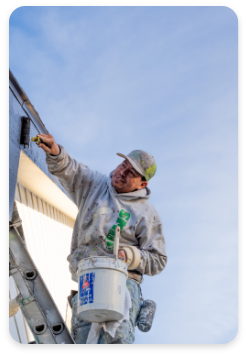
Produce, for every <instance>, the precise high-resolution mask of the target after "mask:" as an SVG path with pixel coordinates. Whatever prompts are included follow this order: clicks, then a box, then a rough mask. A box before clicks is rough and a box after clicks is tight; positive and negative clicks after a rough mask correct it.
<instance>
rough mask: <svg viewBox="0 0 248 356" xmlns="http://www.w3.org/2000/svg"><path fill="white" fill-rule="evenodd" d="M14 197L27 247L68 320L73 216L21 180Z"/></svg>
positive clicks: (62, 313)
mask: <svg viewBox="0 0 248 356" xmlns="http://www.w3.org/2000/svg"><path fill="white" fill-rule="evenodd" d="M15 201H16V204H17V209H18V212H19V215H20V218H21V219H22V225H23V230H24V234H25V239H26V244H27V248H28V251H29V253H30V255H31V257H32V259H33V260H34V263H35V264H36V266H37V268H38V270H39V272H40V274H41V276H42V278H43V280H44V281H45V283H46V286H47V287H48V289H49V292H50V293H51V295H52V297H53V299H54V301H55V303H56V305H57V307H58V309H59V311H60V313H61V315H62V317H63V318H64V320H66V319H67V320H68V315H67V296H68V295H69V294H70V290H71V289H76V290H77V283H75V282H73V281H72V280H71V275H70V272H69V263H68V261H67V256H68V255H69V252H70V243H71V236H72V230H73V226H74V220H73V219H72V218H70V217H68V216H67V215H65V214H64V213H62V212H61V211H59V210H58V209H56V208H54V207H53V206H51V205H49V204H48V203H47V202H45V201H44V200H42V199H41V198H39V197H37V196H36V195H35V194H33V193H32V192H30V191H29V190H28V189H26V188H24V187H23V186H22V185H21V184H17V187H16V193H15ZM11 319H12V318H11ZM68 324H69V322H68ZM68 326H69V325H68Z"/></svg>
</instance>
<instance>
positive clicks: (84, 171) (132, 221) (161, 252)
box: [46, 146, 167, 283]
mask: <svg viewBox="0 0 248 356" xmlns="http://www.w3.org/2000/svg"><path fill="white" fill-rule="evenodd" d="M59 147H60V154H59V155H58V156H53V155H47V157H46V162H47V166H48V170H49V172H50V173H52V174H53V175H55V176H56V177H58V179H59V181H60V182H61V184H62V185H63V187H64V188H65V190H66V191H67V192H68V194H69V195H70V197H71V198H72V200H73V201H74V203H75V204H76V205H77V207H78V215H77V218H76V221H75V225H74V229H73V235H72V242H71V251H70V255H69V256H68V258H67V260H68V261H69V263H70V266H69V268H70V272H71V274H72V279H73V280H74V281H76V282H77V281H78V278H77V268H78V263H79V262H80V261H81V260H82V259H83V258H87V257H90V256H113V245H114V236H115V229H116V227H117V226H120V231H121V233H120V247H121V248H123V249H124V250H125V251H126V254H127V258H128V259H129V260H131V263H130V265H129V268H128V270H129V276H128V278H132V279H135V280H136V281H138V282H140V283H141V282H142V279H143V278H142V275H143V274H147V275H150V276H153V275H155V274H158V273H160V272H161V271H162V270H163V269H164V268H165V265H166V263H167V257H166V253H165V240H164V236H163V232H162V223H161V221H160V218H159V216H158V213H157V212H156V210H155V209H154V208H153V207H152V206H151V205H150V203H149V202H148V199H149V197H150V195H151V191H150V189H149V188H147V187H146V188H143V189H140V190H136V191H134V192H131V193H120V194H118V193H117V191H116V190H115V189H114V187H113V186H112V184H111V178H112V173H113V172H112V173H111V174H110V175H109V177H107V176H105V175H103V174H101V173H99V172H97V171H93V170H91V169H89V168H88V167H87V166H85V165H83V164H81V163H78V162H77V161H75V160H74V159H72V158H71V157H70V156H69V155H68V153H67V152H66V151H65V149H64V148H63V147H62V146H59Z"/></svg>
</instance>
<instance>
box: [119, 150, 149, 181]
mask: <svg viewBox="0 0 248 356" xmlns="http://www.w3.org/2000/svg"><path fill="white" fill-rule="evenodd" d="M116 154H117V156H120V157H123V158H125V159H127V160H128V162H130V163H131V165H132V166H133V168H134V169H135V170H136V171H137V172H138V173H139V174H141V175H142V176H143V177H144V173H143V172H142V171H141V169H140V168H139V167H138V166H137V165H136V163H135V162H134V161H133V160H132V158H130V157H128V156H125V155H123V154H122V153H116Z"/></svg>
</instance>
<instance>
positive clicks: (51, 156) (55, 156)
mask: <svg viewBox="0 0 248 356" xmlns="http://www.w3.org/2000/svg"><path fill="white" fill-rule="evenodd" d="M58 146H59V149H60V152H59V154H58V155H50V154H47V158H52V159H57V158H61V157H62V156H63V154H64V152H63V151H64V147H63V146H60V145H58Z"/></svg>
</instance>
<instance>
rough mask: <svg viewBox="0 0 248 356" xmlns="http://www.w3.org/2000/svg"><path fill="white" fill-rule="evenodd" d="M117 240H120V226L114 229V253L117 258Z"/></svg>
mask: <svg viewBox="0 0 248 356" xmlns="http://www.w3.org/2000/svg"><path fill="white" fill-rule="evenodd" d="M119 241H120V226H117V228H116V229H115V244H114V255H115V256H116V257H117V258H118V251H119Z"/></svg>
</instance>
